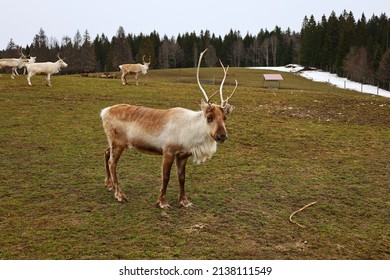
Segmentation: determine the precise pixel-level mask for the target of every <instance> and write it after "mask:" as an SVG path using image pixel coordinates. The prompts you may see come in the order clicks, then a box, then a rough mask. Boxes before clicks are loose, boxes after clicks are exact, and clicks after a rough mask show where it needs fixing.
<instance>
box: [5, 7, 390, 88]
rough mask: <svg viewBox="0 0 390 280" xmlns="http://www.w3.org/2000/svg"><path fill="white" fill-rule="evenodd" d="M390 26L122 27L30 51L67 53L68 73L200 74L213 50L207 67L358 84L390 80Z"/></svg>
mask: <svg viewBox="0 0 390 280" xmlns="http://www.w3.org/2000/svg"><path fill="white" fill-rule="evenodd" d="M389 36H390V19H389V18H387V16H386V15H385V14H382V15H380V16H379V17H378V16H375V15H373V16H372V17H371V18H370V19H369V20H367V19H366V17H365V15H364V14H363V15H362V16H361V18H360V19H359V20H357V21H356V20H355V18H354V16H353V14H352V12H349V13H348V12H346V11H345V10H344V11H343V13H342V14H340V15H339V16H338V17H337V16H336V14H335V12H332V13H331V15H330V16H329V17H328V18H326V17H325V15H324V16H323V17H322V19H321V21H318V22H317V21H316V19H315V18H314V16H313V15H312V16H310V17H307V16H305V18H304V20H303V23H302V29H301V32H300V33H295V32H291V30H290V29H287V30H286V31H282V30H281V28H280V27H278V26H276V27H275V29H274V30H272V31H268V30H266V29H265V30H264V29H260V31H259V33H258V34H257V35H252V34H249V33H247V34H246V35H245V36H243V35H242V34H240V32H239V31H234V30H230V32H229V33H228V34H226V35H225V36H223V37H222V36H216V35H215V34H211V32H210V31H208V30H205V31H201V32H200V34H196V33H195V32H192V33H185V34H179V35H178V36H177V37H171V38H169V37H167V36H166V35H164V36H163V37H160V35H159V34H158V33H157V32H156V31H154V32H152V33H150V34H142V33H141V34H138V35H135V34H126V32H125V30H124V28H123V27H122V26H120V27H119V28H118V30H117V32H116V34H115V36H113V37H112V38H111V39H110V38H108V37H107V36H106V35H104V34H101V35H97V36H96V38H95V39H93V40H92V38H91V37H90V35H89V33H88V31H87V30H86V31H85V32H84V33H83V34H81V33H80V32H79V31H77V32H76V34H75V36H74V37H73V38H70V37H69V36H64V37H63V38H62V40H61V42H59V41H58V40H57V39H56V38H53V37H50V38H48V37H47V35H46V34H45V31H44V30H43V29H40V30H39V32H38V34H36V35H35V37H34V39H33V42H32V43H31V44H30V45H27V46H26V47H25V48H24V49H23V52H24V53H25V54H29V55H31V56H36V57H37V61H38V62H39V61H55V60H56V56H57V54H58V53H60V55H61V57H62V58H64V59H65V60H66V61H67V63H68V65H69V67H68V68H66V69H64V70H63V73H81V72H85V71H89V72H95V71H97V72H110V71H118V65H120V64H124V63H135V62H142V57H143V56H144V55H145V56H146V58H149V57H150V58H151V65H150V67H151V68H155V69H156V68H160V69H167V68H186V67H195V66H196V63H197V59H198V56H199V53H200V52H201V51H202V50H203V49H205V48H206V47H207V48H209V50H208V52H207V53H206V55H205V62H204V63H205V65H207V66H210V67H211V66H217V65H218V59H221V60H222V61H223V62H224V63H225V64H228V65H230V66H232V67H252V66H278V65H286V64H291V63H296V64H301V65H304V66H307V67H316V68H320V69H323V70H327V71H331V72H335V73H337V74H339V75H342V76H347V77H348V78H351V79H353V80H356V81H359V82H369V83H372V84H374V83H378V81H381V82H382V84H383V83H384V82H386V81H387V83H388V81H390V76H389V75H390V52H389V40H390V38H389ZM19 48H20V47H19V46H17V45H16V44H15V43H14V42H13V40H12V39H11V41H10V42H9V44H8V46H7V48H6V49H5V50H3V51H1V52H0V57H16V56H18V54H19Z"/></svg>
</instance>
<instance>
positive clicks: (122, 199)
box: [115, 192, 128, 202]
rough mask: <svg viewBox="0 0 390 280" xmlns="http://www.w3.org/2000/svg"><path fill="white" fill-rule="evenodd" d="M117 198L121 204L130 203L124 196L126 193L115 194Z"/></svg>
mask: <svg viewBox="0 0 390 280" xmlns="http://www.w3.org/2000/svg"><path fill="white" fill-rule="evenodd" d="M115 198H116V199H117V200H118V201H119V202H128V200H127V197H126V196H125V195H124V193H122V192H117V193H115Z"/></svg>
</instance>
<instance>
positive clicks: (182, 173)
mask: <svg viewBox="0 0 390 280" xmlns="http://www.w3.org/2000/svg"><path fill="white" fill-rule="evenodd" d="M187 159H188V155H177V156H176V167H177V177H178V178H179V185H180V195H179V203H180V205H181V206H183V207H191V206H192V203H191V202H190V201H189V200H188V199H187V197H186V195H185V191H184V184H185V180H186V164H187Z"/></svg>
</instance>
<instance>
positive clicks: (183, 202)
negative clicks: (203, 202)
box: [180, 198, 194, 208]
mask: <svg viewBox="0 0 390 280" xmlns="http://www.w3.org/2000/svg"><path fill="white" fill-rule="evenodd" d="M180 205H181V206H183V207H186V208H187V207H194V205H193V204H192V203H191V202H190V201H189V200H188V199H187V198H185V199H182V200H180Z"/></svg>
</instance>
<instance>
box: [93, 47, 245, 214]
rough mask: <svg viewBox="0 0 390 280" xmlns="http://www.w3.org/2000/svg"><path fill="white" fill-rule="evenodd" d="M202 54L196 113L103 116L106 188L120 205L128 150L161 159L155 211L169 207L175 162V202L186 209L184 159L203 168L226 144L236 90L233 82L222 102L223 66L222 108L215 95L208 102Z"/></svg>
mask: <svg viewBox="0 0 390 280" xmlns="http://www.w3.org/2000/svg"><path fill="white" fill-rule="evenodd" d="M206 50H207V49H206ZM206 50H205V51H203V52H202V53H201V54H200V57H199V63H198V68H197V72H196V77H197V82H198V85H199V88H200V90H201V91H202V93H203V96H204V98H205V101H204V100H202V101H201V110H200V111H192V110H188V109H184V108H180V107H177V108H171V109H167V110H162V109H153V108H146V107H141V106H134V105H127V104H120V105H114V106H111V107H108V108H105V109H103V110H102V111H101V114H100V115H101V118H102V121H103V128H104V131H105V133H106V135H107V139H108V145H109V148H108V149H107V150H106V151H105V167H106V178H105V184H106V186H107V188H108V189H109V190H114V191H115V198H116V199H117V200H118V201H120V202H123V201H127V198H126V196H125V194H124V193H123V192H122V191H121V189H120V187H119V183H118V177H117V171H116V169H117V163H118V160H119V158H120V156H121V154H122V152H123V151H124V150H125V149H126V148H134V149H136V150H138V151H140V152H146V153H152V154H156V155H162V157H163V162H162V188H161V192H160V195H159V197H158V200H157V205H158V206H159V207H161V208H169V207H170V206H169V204H168V201H167V199H166V191H167V186H168V182H169V179H170V173H171V167H172V165H173V163H174V161H176V167H177V175H178V179H179V185H180V195H179V203H180V205H182V206H184V207H188V206H191V205H192V203H191V202H190V201H189V200H188V199H187V197H186V195H185V191H184V183H185V168H186V163H187V159H188V157H190V156H192V157H193V161H194V162H196V163H202V162H204V161H205V160H207V159H209V158H211V156H212V155H213V154H214V153H215V152H216V150H217V143H223V142H225V141H226V140H227V138H228V136H227V132H226V128H225V120H226V116H227V115H228V114H229V113H231V112H232V110H233V106H231V105H230V104H229V103H228V101H229V99H230V98H231V97H232V95H233V94H234V92H235V91H236V89H237V85H238V83H237V81H236V86H235V88H234V90H233V91H232V93H231V94H230V96H229V97H228V98H226V99H223V95H222V88H223V84H224V82H225V79H226V76H227V71H228V69H229V67H226V68H225V67H224V66H223V64H222V62H221V65H222V68H223V71H224V77H223V80H222V82H221V85H220V88H219V93H220V98H221V104H220V105H217V104H214V103H210V99H211V98H212V97H213V96H214V95H215V94H216V93H217V92H216V93H214V94H213V95H212V96H210V97H208V96H207V94H206V91H205V90H204V89H203V87H202V85H201V84H200V80H199V68H200V64H201V60H202V56H203V54H204V53H205V52H206Z"/></svg>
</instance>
